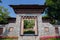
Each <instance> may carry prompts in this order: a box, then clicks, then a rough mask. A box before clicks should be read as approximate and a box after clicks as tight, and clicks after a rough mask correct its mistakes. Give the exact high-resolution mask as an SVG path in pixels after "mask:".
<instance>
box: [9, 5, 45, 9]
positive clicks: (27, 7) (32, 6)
mask: <svg viewBox="0 0 60 40" xmlns="http://www.w3.org/2000/svg"><path fill="white" fill-rule="evenodd" d="M10 6H11V7H13V8H20V9H45V8H46V6H45V5H37V4H32V5H27V4H23V5H10Z"/></svg>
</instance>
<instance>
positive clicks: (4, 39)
mask: <svg viewBox="0 0 60 40" xmlns="http://www.w3.org/2000/svg"><path fill="white" fill-rule="evenodd" d="M0 40H13V39H11V38H0Z"/></svg>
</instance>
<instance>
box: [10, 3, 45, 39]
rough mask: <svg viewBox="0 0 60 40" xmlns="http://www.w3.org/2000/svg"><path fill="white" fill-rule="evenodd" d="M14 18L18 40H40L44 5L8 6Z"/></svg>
mask: <svg viewBox="0 0 60 40" xmlns="http://www.w3.org/2000/svg"><path fill="white" fill-rule="evenodd" d="M10 6H11V7H12V8H13V9H14V11H15V13H16V14H17V16H16V27H17V28H18V30H19V31H18V32H17V33H18V37H19V38H18V40H40V36H41V34H42V33H41V30H42V28H41V27H42V16H41V14H42V13H43V12H44V10H45V8H46V6H45V5H35V4H34V5H10Z"/></svg>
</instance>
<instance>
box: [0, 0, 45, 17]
mask: <svg viewBox="0 0 60 40" xmlns="http://www.w3.org/2000/svg"><path fill="white" fill-rule="evenodd" d="M44 3H45V0H2V3H0V6H3V7H4V8H7V9H8V12H10V14H9V15H10V16H11V17H16V14H15V12H14V10H13V8H11V7H10V6H9V5H20V4H39V5H44ZM43 15H44V14H43Z"/></svg>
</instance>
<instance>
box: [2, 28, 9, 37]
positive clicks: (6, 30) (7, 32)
mask: <svg viewBox="0 0 60 40" xmlns="http://www.w3.org/2000/svg"><path fill="white" fill-rule="evenodd" d="M8 34H9V29H8V28H6V29H5V31H4V32H3V36H8Z"/></svg>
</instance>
